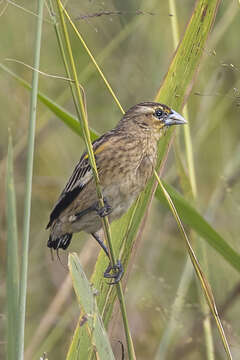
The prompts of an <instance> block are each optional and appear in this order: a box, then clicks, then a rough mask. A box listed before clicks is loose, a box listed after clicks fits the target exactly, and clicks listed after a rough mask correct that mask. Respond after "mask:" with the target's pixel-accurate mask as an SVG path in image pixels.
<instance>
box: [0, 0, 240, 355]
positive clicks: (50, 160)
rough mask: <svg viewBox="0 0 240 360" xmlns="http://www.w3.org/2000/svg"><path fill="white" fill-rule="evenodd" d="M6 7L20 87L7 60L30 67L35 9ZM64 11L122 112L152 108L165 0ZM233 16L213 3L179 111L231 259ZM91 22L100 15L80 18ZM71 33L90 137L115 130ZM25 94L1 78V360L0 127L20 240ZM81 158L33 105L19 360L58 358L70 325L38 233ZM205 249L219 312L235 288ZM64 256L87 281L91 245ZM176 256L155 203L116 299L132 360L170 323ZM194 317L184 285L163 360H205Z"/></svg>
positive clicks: (235, 228) (235, 117) (203, 203)
mask: <svg viewBox="0 0 240 360" xmlns="http://www.w3.org/2000/svg"><path fill="white" fill-rule="evenodd" d="M194 3H195V2H194V1H193V0H181V1H176V5H177V13H178V20H179V27H180V33H181V34H182V33H183V31H184V29H185V27H186V24H187V21H188V20H189V18H190V15H191V13H192V11H193V8H194ZM17 4H18V7H17V6H15V5H14V4H13V3H11V2H8V1H7V2H6V1H2V2H1V3H0V15H1V16H0V44H1V45H0V62H2V63H3V64H4V65H5V66H8V67H9V68H10V69H11V70H12V71H14V72H15V73H16V74H18V75H19V76H21V77H23V78H24V79H25V80H27V81H31V76H32V74H31V70H30V69H28V68H27V67H26V66H24V65H21V64H19V63H16V62H12V61H11V62H10V61H9V60H7V59H15V60H19V61H22V62H24V63H25V64H27V65H30V66H31V65H32V63H33V49H34V35H35V23H36V17H35V15H34V14H35V12H36V2H35V1H32V2H30V1H19V2H18V3H17ZM67 9H68V11H69V13H70V15H71V17H72V19H73V20H74V21H75V24H76V25H77V27H78V29H79V31H80V33H81V34H82V35H83V37H84V39H85V40H86V42H87V45H88V46H89V48H90V49H91V51H92V52H93V54H94V55H95V56H96V59H97V61H99V64H100V66H101V68H102V70H103V72H104V74H105V75H106V77H107V79H108V80H109V82H110V84H111V85H112V87H113V89H114V90H115V92H116V95H117V96H118V98H119V100H120V102H121V104H122V106H123V107H124V109H128V108H129V107H130V106H132V105H134V104H136V103H139V102H141V101H151V100H153V99H154V97H155V95H156V93H157V91H158V89H159V86H160V84H161V81H162V80H163V77H164V75H165V73H166V71H167V69H168V65H169V63H170V60H171V57H172V55H173V53H174V50H175V49H174V48H173V41H172V31H171V24H170V18H171V15H172V14H170V13H169V4H168V1H148V2H143V1H142V2H141V1H137V0H136V1H134V0H131V1H124V2H123V1H120V0H118V1H117V0H115V1H110V0H109V1H104V2H102V1H101V2H98V1H90V0H89V1H84V2H79V1H76V0H71V1H68V5H67ZM139 10H141V12H139ZM106 11H111V12H116V13H115V14H114V13H112V14H108V15H106V14H104V13H103V12H106ZM239 11H240V6H239V3H238V1H237V0H236V1H232V0H225V1H224V2H222V3H221V4H220V7H219V11H218V14H217V17H216V23H215V26H214V28H213V30H212V33H211V36H210V38H209V41H208V44H207V47H206V49H205V51H204V58H203V60H202V64H201V66H200V68H199V72H198V75H197V80H196V83H195V85H194V88H193V90H192V92H191V94H190V96H189V99H188V103H187V104H188V108H189V123H190V128H191V135H192V142H193V149H194V160H195V165H196V175H197V187H198V197H197V203H198V209H199V211H200V212H201V213H202V214H203V215H205V216H207V218H208V220H209V222H210V223H211V224H212V225H213V227H214V228H215V229H216V230H217V231H218V232H219V233H220V234H221V235H222V236H223V237H224V238H225V240H226V241H227V242H228V243H229V244H231V246H232V247H233V248H234V249H235V250H237V251H239V250H240V245H239V216H240V191H239V190H240V181H239V178H240V170H239V169H240V143H239V137H240V117H239V114H240V112H239V111H240V90H239V77H240V65H239V53H240V52H239V32H240V21H239V20H240V19H239V16H240V15H239ZM119 12H120V13H119ZM92 14H98V15H99V14H101V16H93V17H92V16H89V15H92ZM44 19H45V21H44V27H43V37H42V49H41V64H40V70H41V71H43V72H45V73H47V74H51V75H60V76H65V73H64V67H63V65H62V62H61V57H60V53H59V49H58V46H57V42H56V36H55V32H54V28H53V26H52V24H51V21H50V17H49V14H48V10H47V9H46V8H45V12H44ZM71 34H72V44H73V49H74V52H75V59H76V62H77V66H78V71H79V80H80V82H81V84H82V85H83V86H84V88H85V91H86V95H87V105H88V114H89V121H90V125H91V127H92V128H94V129H95V130H96V131H98V132H99V133H100V134H101V133H103V132H105V131H106V130H108V129H110V128H111V127H113V126H114V125H115V124H116V123H117V122H118V120H119V119H120V117H121V113H120V111H119V109H118V108H117V106H116V104H115V103H114V102H113V100H112V98H111V96H110V94H109V93H108V91H107V89H106V87H105V85H104V83H103V81H102V79H101V78H100V77H99V75H98V74H97V73H96V71H95V69H94V67H93V66H92V65H91V64H90V61H89V58H88V56H87V55H86V54H85V52H84V50H83V48H82V46H81V44H80V43H79V41H78V40H77V38H76V37H75V35H74V34H73V33H71ZM39 88H40V90H41V91H42V92H43V93H45V94H46V95H47V96H49V97H50V98H51V99H52V100H54V101H55V102H57V103H58V104H60V105H61V106H63V107H64V108H66V109H68V110H69V111H72V112H74V107H73V103H72V100H71V94H70V91H69V89H68V84H67V82H66V81H64V80H59V79H53V78H50V77H47V76H43V75H40V83H39ZM29 96H30V95H29V92H28V91H27V90H26V89H24V88H23V87H22V86H21V85H19V84H18V83H17V82H16V80H14V79H12V78H11V76H9V75H8V74H6V73H5V72H4V71H3V70H2V69H0V109H1V131H0V169H1V173H0V175H1V183H0V186H1V193H2V196H1V199H2V201H1V207H0V212H1V242H0V257H1V259H0V260H1V261H0V267H1V270H0V271H1V282H0V286H1V292H0V303H1V321H0V334H1V337H0V358H4V354H5V345H6V344H5V342H6V338H5V330H6V303H5V297H6V290H5V278H6V215H5V195H4V193H5V168H6V154H7V139H8V128H11V131H12V134H13V143H14V154H15V161H14V171H15V186H16V196H17V212H18V230H19V242H20V241H21V235H22V214H23V199H24V190H25V183H24V181H25V180H24V179H25V162H26V157H25V156H26V136H27V130H28V119H29ZM168 105H170V106H171V104H168ZM181 131H182V129H178V131H177V132H176V133H177V135H179V137H180V144H181V147H180V148H181V153H180V157H181V159H182V161H183V162H184V164H186V159H185V150H184V143H183V136H182V133H181ZM83 149H84V144H83V141H82V139H81V138H80V137H78V136H77V135H76V134H74V133H73V132H72V131H71V130H69V129H68V128H67V127H66V126H65V125H64V124H63V123H62V122H61V121H59V119H57V118H56V117H54V116H53V115H52V113H51V112H50V111H49V110H47V109H46V108H45V107H44V106H43V105H42V104H41V103H39V104H38V115H37V130H36V143H35V160H34V176H33V196H32V215H31V237H30V252H29V276H28V297H27V318H26V359H38V358H39V357H40V355H42V354H43V352H44V351H46V352H47V353H48V355H49V359H64V357H65V354H66V351H67V349H68V346H69V344H70V340H71V335H72V333H73V330H74V328H75V326H76V323H77V320H78V316H79V308H78V305H77V301H76V299H75V295H74V293H73V290H72V289H71V286H70V285H68V284H69V282H68V283H67V282H66V280H65V278H66V276H67V269H66V266H67V253H61V255H60V257H61V262H62V264H61V263H60V262H59V261H58V260H57V259H55V261H54V262H53V261H52V260H51V256H50V253H49V250H48V249H47V247H46V242H47V239H48V233H47V232H46V231H45V230H44V229H45V226H46V224H47V222H48V216H49V213H50V210H51V208H52V206H53V205H54V202H55V201H56V199H57V197H58V195H59V193H60V191H61V189H62V188H63V186H64V185H65V183H66V181H67V179H68V177H69V176H70V174H71V172H72V170H73V167H74V166H75V164H76V162H77V161H78V159H79V157H80V155H81V153H82V151H83ZM163 177H164V180H166V181H168V182H170V183H171V184H172V185H174V186H176V187H178V188H179V189H181V188H180V185H179V180H178V173H177V166H176V162H175V159H174V153H173V151H171V152H170V154H169V157H168V161H167V166H166V167H165V171H164V176H163ZM199 242H202V240H201V239H199V238H197V242H195V243H194V248H195V250H196V251H197V248H198V243H199ZM81 249H82V251H81ZM205 250H206V254H207V261H208V279H209V281H210V283H211V285H212V288H213V291H214V295H215V298H216V302H217V304H218V306H219V307H220V308H221V306H222V305H223V304H224V303H225V302H226V301H227V300H229V299H230V296H231V291H232V290H233V289H234V288H235V287H236V286H237V285H238V283H239V274H238V273H237V272H236V271H235V270H234V269H232V268H231V267H230V266H229V265H228V264H227V263H226V262H225V260H224V259H222V258H221V257H220V255H218V254H217V253H216V252H215V251H214V250H212V249H211V248H210V247H209V246H208V245H206V248H205ZM70 251H78V252H80V259H81V261H82V263H83V264H84V267H85V269H86V272H87V274H88V275H89V276H90V274H91V272H92V270H93V266H94V263H95V261H96V257H97V254H98V251H99V248H98V246H97V245H96V244H95V242H93V240H92V239H90V238H89V237H88V236H87V235H86V234H83V233H81V234H77V235H75V237H74V241H73V242H72V244H71V247H70ZM186 258H187V254H186V248H185V245H184V243H183V241H182V238H181V236H180V234H179V232H178V230H177V227H176V224H175V220H174V219H173V217H172V215H171V213H170V211H169V210H168V209H166V208H164V207H161V206H160V205H159V203H158V202H157V201H156V200H155V201H154V202H153V205H152V207H151V211H150V214H149V217H148V221H147V224H146V227H145V231H144V236H143V239H142V241H141V245H140V246H139V247H138V251H137V255H136V257H135V259H134V265H133V267H132V271H131V273H130V276H129V279H128V285H127V292H126V302H127V308H128V314H129V321H130V326H131V329H132V334H133V339H134V344H135V349H136V353H137V358H138V359H140V360H143V359H147V358H150V359H154V354H156V351H157V349H158V346H159V343H160V341H161V338H162V336H163V334H164V331H165V329H166V327H167V325H168V323H169V319H170V316H171V311H172V304H173V302H174V300H175V298H176V291H177V288H178V284H179V281H180V279H181V273H182V271H183V268H184V266H185V262H186ZM206 270H207V269H206V268H205V271H206ZM63 284H65V285H64V286H65V287H64V288H63V287H62V285H63ZM60 289H61V293H59V291H60ZM239 293H240V291H238V292H236V294H235V296H234V297H233V301H232V302H231V303H230V304H229V305H228V306H227V308H226V309H225V311H224V313H223V319H224V324H225V330H226V332H227V336H228V339H229V341H230V344H231V346H232V351H233V355H234V356H236V359H237V354H239V353H240V326H239V317H240V306H239V304H240V303H239V298H238V296H239ZM56 296H58V297H57V298H56ZM54 301H55V302H54ZM201 318H202V315H201V310H200V305H199V298H198V291H197V287H196V282H195V281H194V278H193V281H192V283H191V286H190V289H189V291H188V293H187V296H186V299H185V304H184V306H183V309H182V311H181V314H180V316H179V318H177V319H176V321H177V327H176V329H175V330H176V332H175V335H174V338H173V341H172V343H171V346H170V348H169V350H168V356H167V359H176V357H178V359H179V358H180V359H181V358H182V359H196V360H198V359H205V358H206V357H205V350H204V349H205V346H204V337H203V334H202V333H201V331H197V332H196V333H195V332H194V331H193V328H194V326H195V328H197V330H199V329H200V330H201V326H200V325H199V324H201V322H199V321H200V320H201ZM118 323H119V324H120V325H119V326H117V328H116V327H115V328H114V329H111V331H113V334H112V344H113V347H114V350H115V353H116V354H117V358H120V353H121V352H120V350H121V349H120V345H119V343H118V342H117V340H123V339H124V334H123V332H122V327H121V321H119V322H118ZM214 343H215V351H216V354H217V355H216V358H217V359H224V358H225V357H224V356H225V355H224V352H223V349H222V345H221V343H220V341H219V337H218V335H216V334H215V336H214ZM176 354H178V355H176Z"/></svg>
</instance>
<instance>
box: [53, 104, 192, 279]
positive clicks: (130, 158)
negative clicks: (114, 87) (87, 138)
mask: <svg viewBox="0 0 240 360" xmlns="http://www.w3.org/2000/svg"><path fill="white" fill-rule="evenodd" d="M186 123H187V121H186V120H185V119H184V117H183V116H181V115H180V114H179V113H177V112H176V111H174V110H173V109H171V108H170V107H169V106H167V105H164V104H161V103H157V102H141V103H139V104H137V105H134V106H132V107H131V108H130V109H129V110H128V111H126V113H125V114H124V115H123V117H122V118H121V120H120V121H119V122H118V124H117V125H116V127H114V128H113V129H112V130H109V131H107V132H106V133H105V134H103V135H102V136H100V137H99V138H98V139H97V140H95V141H94V142H93V143H92V146H93V151H94V156H95V161H96V165H97V170H98V174H99V179H100V186H101V191H102V195H103V199H104V207H102V208H101V207H100V206H99V201H98V196H97V192H96V186H95V181H94V177H93V172H92V168H91V165H90V161H89V157H88V154H87V152H86V151H85V152H84V153H83V154H82V156H81V158H80V160H79V162H78V163H77V165H76V166H75V168H74V170H73V173H72V175H71V176H70V178H69V180H68V182H67V184H66V185H65V187H64V189H63V191H62V192H61V194H60V196H59V199H58V200H57V202H56V204H55V206H54V207H53V209H52V211H51V213H50V219H49V222H48V224H47V227H46V228H47V229H49V230H50V235H49V239H48V242H47V246H48V247H49V248H51V249H54V250H57V251H58V250H59V249H63V250H66V249H67V248H68V246H69V244H70V242H71V239H72V235H73V233H78V232H80V231H85V232H86V233H89V234H91V235H92V236H93V238H94V239H95V240H96V241H97V242H98V243H99V245H100V246H101V248H102V249H103V250H104V252H105V253H106V255H107V256H108V257H109V253H108V249H107V247H106V245H105V244H104V242H103V241H102V240H101V238H100V236H99V231H100V230H101V228H102V219H101V217H103V216H106V215H108V219H109V222H110V223H111V222H112V221H114V220H116V219H118V218H120V217H121V216H122V215H123V214H124V213H125V212H126V211H127V210H128V209H129V207H130V206H131V205H132V204H133V202H134V201H135V200H136V199H137V197H138V195H139V194H140V193H141V192H142V191H143V190H144V188H145V186H146V185H147V183H148V181H149V180H150V178H151V177H152V175H153V170H154V168H155V165H156V161H157V149H158V142H159V140H161V138H162V137H163V136H164V135H165V133H166V130H167V129H168V128H169V127H170V126H172V125H181V124H186ZM122 275H123V267H122V264H121V262H120V261H119V260H118V262H117V264H115V265H114V266H113V267H112V266H111V265H109V266H108V268H107V269H106V271H105V272H104V277H105V278H113V279H114V281H113V284H115V283H118V282H119V281H120V279H121V277H122ZM110 284H112V283H110Z"/></svg>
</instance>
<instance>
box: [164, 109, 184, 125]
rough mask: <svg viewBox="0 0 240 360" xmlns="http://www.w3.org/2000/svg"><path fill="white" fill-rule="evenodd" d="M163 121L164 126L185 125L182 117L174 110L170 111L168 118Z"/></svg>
mask: <svg viewBox="0 0 240 360" xmlns="http://www.w3.org/2000/svg"><path fill="white" fill-rule="evenodd" d="M163 121H164V125H165V126H171V125H183V124H187V121H186V120H185V119H184V117H183V116H182V115H180V114H178V113H177V112H176V111H174V110H172V112H171V113H170V114H169V115H168V117H167V118H166V119H165V120H163Z"/></svg>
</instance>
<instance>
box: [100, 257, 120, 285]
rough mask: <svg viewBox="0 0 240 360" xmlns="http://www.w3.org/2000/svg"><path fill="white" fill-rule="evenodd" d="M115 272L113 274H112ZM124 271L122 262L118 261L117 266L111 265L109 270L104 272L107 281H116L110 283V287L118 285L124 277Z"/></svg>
mask: <svg viewBox="0 0 240 360" xmlns="http://www.w3.org/2000/svg"><path fill="white" fill-rule="evenodd" d="M112 272H113V273H112ZM123 273H124V270H123V266H122V264H121V262H120V260H118V261H117V263H116V264H115V265H113V266H112V265H111V264H109V265H108V267H107V269H106V270H105V272H104V275H103V276H104V277H105V278H107V279H114V280H113V281H112V282H110V283H108V284H109V285H115V284H118V283H119V281H120V280H121V278H122V276H123Z"/></svg>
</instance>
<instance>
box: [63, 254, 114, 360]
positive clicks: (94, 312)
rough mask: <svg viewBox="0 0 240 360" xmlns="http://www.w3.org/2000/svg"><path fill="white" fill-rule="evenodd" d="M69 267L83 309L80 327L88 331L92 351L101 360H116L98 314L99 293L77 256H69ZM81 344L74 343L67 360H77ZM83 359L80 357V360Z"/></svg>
mask: <svg viewBox="0 0 240 360" xmlns="http://www.w3.org/2000/svg"><path fill="white" fill-rule="evenodd" d="M68 266H69V270H70V274H71V277H72V282H73V287H74V290H75V293H76V296H77V299H78V303H79V305H80V308H81V315H80V320H79V326H81V327H84V328H85V329H87V333H88V336H89V339H90V343H91V348H89V353H90V352H91V349H92V348H93V349H94V352H95V354H96V358H97V359H100V360H114V359H115V358H114V355H113V352H112V349H111V345H110V343H109V339H108V336H107V333H106V330H105V328H104V325H103V323H102V320H101V316H100V314H99V312H98V307H97V302H96V297H97V293H96V291H94V288H93V287H92V286H91V285H90V284H89V282H88V280H87V278H86V275H85V273H84V271H83V269H82V267H81V264H80V261H79V259H78V256H77V254H75V253H73V254H69V257H68ZM79 340H80V341H79V342H72V344H71V347H70V349H69V353H68V356H67V360H73V359H74V360H75V359H76V358H77V356H78V353H79V349H80V348H81V345H82V343H81V339H79ZM80 358H81V357H79V359H80Z"/></svg>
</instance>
